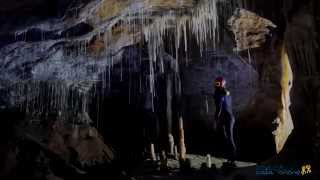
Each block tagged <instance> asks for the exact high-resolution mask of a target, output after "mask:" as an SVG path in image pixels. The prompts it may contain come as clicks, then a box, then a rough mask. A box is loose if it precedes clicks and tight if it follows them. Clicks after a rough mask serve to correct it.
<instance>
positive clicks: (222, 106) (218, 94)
mask: <svg viewBox="0 0 320 180" xmlns="http://www.w3.org/2000/svg"><path fill="white" fill-rule="evenodd" d="M214 101H215V104H216V118H218V119H221V118H223V119H224V118H231V117H233V112H232V98H231V96H230V93H229V91H227V90H226V89H225V88H219V89H216V91H215V93H214Z"/></svg>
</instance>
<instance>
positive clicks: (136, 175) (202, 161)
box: [130, 154, 256, 180]
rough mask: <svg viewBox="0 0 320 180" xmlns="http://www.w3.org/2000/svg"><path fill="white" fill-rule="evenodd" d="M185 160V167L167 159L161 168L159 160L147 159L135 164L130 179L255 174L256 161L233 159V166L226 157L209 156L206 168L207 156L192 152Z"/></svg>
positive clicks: (198, 178) (200, 178) (203, 179)
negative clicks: (166, 162) (166, 164)
mask: <svg viewBox="0 0 320 180" xmlns="http://www.w3.org/2000/svg"><path fill="white" fill-rule="evenodd" d="M187 162H188V164H186V165H185V166H186V167H181V166H180V163H179V161H178V160H175V159H169V160H168V168H167V169H165V170H161V169H160V162H158V163H154V162H151V161H149V160H147V161H145V162H144V163H142V164H141V165H140V166H137V167H136V168H135V170H133V171H132V172H131V173H130V176H131V177H132V178H131V179H132V180H165V179H168V180H180V179H185V180H206V179H234V178H240V179H241V178H246V177H250V176H251V177H254V176H255V175H256V174H255V173H256V172H255V171H256V168H255V167H256V163H252V162H242V161H235V165H236V167H233V166H232V165H230V164H229V163H228V161H227V160H226V159H223V158H217V157H211V162H212V167H211V168H207V166H206V163H207V157H206V156H201V155H194V154H189V155H187ZM255 177H256V176H255ZM246 179H247V178H246Z"/></svg>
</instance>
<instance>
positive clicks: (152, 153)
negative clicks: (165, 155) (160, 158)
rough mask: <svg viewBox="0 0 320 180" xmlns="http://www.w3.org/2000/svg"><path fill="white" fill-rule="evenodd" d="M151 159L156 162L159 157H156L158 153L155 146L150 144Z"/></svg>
mask: <svg viewBox="0 0 320 180" xmlns="http://www.w3.org/2000/svg"><path fill="white" fill-rule="evenodd" d="M150 158H151V160H152V161H156V160H157V157H156V152H155V148H154V144H153V143H151V144H150Z"/></svg>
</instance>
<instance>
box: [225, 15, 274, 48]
mask: <svg viewBox="0 0 320 180" xmlns="http://www.w3.org/2000/svg"><path fill="white" fill-rule="evenodd" d="M228 24H229V26H230V29H231V31H232V32H233V33H234V36H235V40H236V43H237V46H236V48H235V50H236V51H243V50H247V49H253V48H257V47H260V46H261V45H262V44H263V43H265V42H266V36H267V35H269V34H270V29H269V28H276V27H277V26H276V25H275V24H273V23H272V22H271V21H270V20H268V19H265V18H262V17H260V16H258V15H257V14H255V13H253V12H250V11H248V10H245V9H237V10H236V11H235V12H234V15H233V16H232V17H231V18H230V19H229V20H228Z"/></svg>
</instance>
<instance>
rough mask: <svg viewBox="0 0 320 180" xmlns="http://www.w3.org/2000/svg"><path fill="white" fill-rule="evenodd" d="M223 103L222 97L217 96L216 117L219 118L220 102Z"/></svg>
mask: <svg viewBox="0 0 320 180" xmlns="http://www.w3.org/2000/svg"><path fill="white" fill-rule="evenodd" d="M222 103H223V97H219V99H217V100H216V117H215V118H216V119H219V118H220V116H221V112H222V105H223V104H222Z"/></svg>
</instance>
